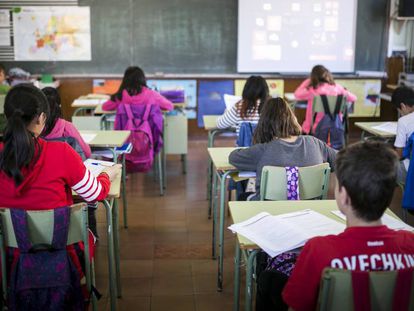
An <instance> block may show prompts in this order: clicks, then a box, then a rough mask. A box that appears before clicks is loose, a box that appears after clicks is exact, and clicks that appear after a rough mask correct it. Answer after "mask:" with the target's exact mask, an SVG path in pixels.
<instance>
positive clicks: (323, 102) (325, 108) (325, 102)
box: [320, 95, 334, 120]
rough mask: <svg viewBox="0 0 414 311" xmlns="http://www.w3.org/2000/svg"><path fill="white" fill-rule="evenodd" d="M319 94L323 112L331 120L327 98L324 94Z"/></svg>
mask: <svg viewBox="0 0 414 311" xmlns="http://www.w3.org/2000/svg"><path fill="white" fill-rule="evenodd" d="M320 96H321V100H322V105H323V110H324V112H325V114H326V115H328V116H329V118H330V119H331V120H333V119H334V117H333V115H332V113H331V110H330V109H329V103H328V98H327V97H326V95H320Z"/></svg>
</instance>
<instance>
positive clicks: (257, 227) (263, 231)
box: [229, 210, 345, 257]
mask: <svg viewBox="0 0 414 311" xmlns="http://www.w3.org/2000/svg"><path fill="white" fill-rule="evenodd" d="M229 229H230V230H232V231H233V232H237V233H238V234H241V235H243V236H245V237H246V238H248V239H249V240H251V241H253V242H254V243H256V244H257V245H258V246H260V248H262V249H263V250H264V251H265V252H266V253H268V254H269V255H270V256H272V257H274V256H276V255H278V254H281V253H283V252H286V251H289V250H292V249H295V248H298V247H301V246H303V245H304V244H305V243H306V241H308V240H309V239H310V238H313V237H315V236H324V235H328V234H338V233H340V232H342V231H343V230H344V229H345V225H344V224H341V223H339V222H337V221H335V220H332V219H330V218H328V217H326V216H324V215H322V214H319V213H317V212H314V211H312V210H303V211H300V212H293V213H287V214H283V215H277V216H272V215H270V214H269V213H260V214H258V215H256V216H254V217H252V218H250V219H248V220H246V221H244V222H241V223H238V224H234V225H232V226H230V227H229Z"/></svg>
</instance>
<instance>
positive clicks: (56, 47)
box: [13, 7, 91, 61]
mask: <svg viewBox="0 0 414 311" xmlns="http://www.w3.org/2000/svg"><path fill="white" fill-rule="evenodd" d="M13 27H14V54H15V60H24V61H28V60H31V61H73V60H85V61H86V60H91V31H90V10H89V7H22V8H21V10H20V11H18V12H13Z"/></svg>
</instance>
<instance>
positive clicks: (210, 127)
mask: <svg viewBox="0 0 414 311" xmlns="http://www.w3.org/2000/svg"><path fill="white" fill-rule="evenodd" d="M219 117H220V115H205V116H203V121H204V129H205V130H207V131H208V143H207V148H211V147H214V139H215V137H216V135H219V134H222V133H235V132H236V130H235V129H234V128H227V129H218V128H217V119H218V118H219ZM212 173H213V169H212V163H211V160H210V158H209V160H208V179H207V200H209V201H210V206H211V190H212V189H211V183H212V178H213V177H212ZM208 218H209V219H210V218H211V209H209V213H208Z"/></svg>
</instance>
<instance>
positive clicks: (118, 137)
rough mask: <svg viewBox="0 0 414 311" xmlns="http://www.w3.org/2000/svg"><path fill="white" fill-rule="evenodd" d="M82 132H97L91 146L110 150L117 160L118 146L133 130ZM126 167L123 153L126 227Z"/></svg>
mask: <svg viewBox="0 0 414 311" xmlns="http://www.w3.org/2000/svg"><path fill="white" fill-rule="evenodd" d="M79 132H80V134H81V135H82V134H95V135H96V136H95V137H94V138H93V139H92V140H91V141H89V142H87V143H88V144H89V146H91V147H92V148H100V149H107V150H109V151H110V152H111V153H112V155H113V159H114V161H117V159H118V154H117V152H116V148H117V147H122V146H123V145H124V144H125V143H126V141H127V139H128V137H129V135H130V134H131V131H79ZM125 185H126V167H125V154H122V203H123V207H124V227H125V228H127V226H128V225H127V208H128V202H127V198H126V186H125Z"/></svg>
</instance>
